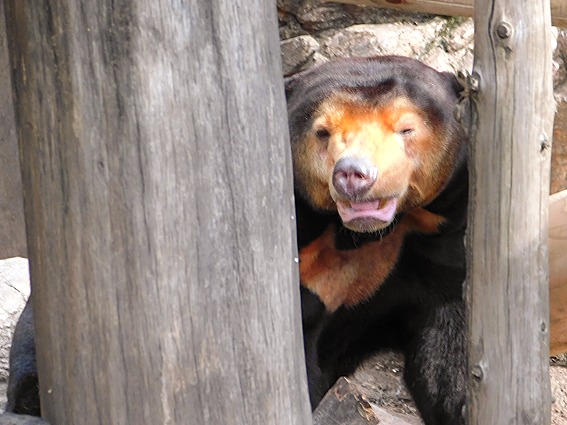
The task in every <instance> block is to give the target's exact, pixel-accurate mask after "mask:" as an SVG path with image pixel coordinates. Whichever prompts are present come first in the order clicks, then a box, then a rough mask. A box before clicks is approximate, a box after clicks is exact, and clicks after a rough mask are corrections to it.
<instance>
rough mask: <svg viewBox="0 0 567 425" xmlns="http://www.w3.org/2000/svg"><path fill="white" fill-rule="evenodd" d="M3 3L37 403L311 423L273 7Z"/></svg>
mask: <svg viewBox="0 0 567 425" xmlns="http://www.w3.org/2000/svg"><path fill="white" fill-rule="evenodd" d="M5 6H6V13H7V23H8V27H9V28H8V33H9V39H10V50H11V61H12V64H13V67H14V74H13V77H14V80H15V83H14V90H15V95H16V98H17V113H16V115H17V124H18V136H19V143H20V149H21V152H22V161H23V170H24V179H23V180H24V181H23V183H24V187H25V193H26V196H25V204H26V225H27V230H28V233H29V235H30V237H29V240H30V246H29V254H30V264H31V279H32V284H33V295H32V299H33V306H34V315H35V326H36V333H37V348H38V367H39V374H40V387H41V388H40V390H41V391H40V392H41V403H42V408H43V413H44V415H45V417H46V418H47V419H48V420H49V421H50V422H52V423H54V424H57V425H66V424H67V425H71V424H74V425H76V424H79V423H80V424H85V425H90V424H101V423H102V424H110V423H112V424H182V423H191V424H197V425H198V424H246V425H252V424H258V425H260V424H261V425H265V424H270V425H290V424H298V425H300V424H309V423H310V422H311V419H310V408H309V403H308V397H307V386H306V382H305V381H306V379H305V367H304V359H303V350H302V341H301V329H300V311H299V285H298V283H297V282H298V278H297V277H298V276H297V264H296V261H295V260H294V259H295V258H296V256H297V253H296V248H295V226H294V221H293V215H294V207H293V192H292V173H291V159H290V153H289V143H288V140H287V124H286V110H285V101H284V92H283V82H282V78H281V63H280V53H279V43H278V33H277V20H276V10H275V7H274V5H272V4H271V2H265V1H260V0H257V1H250V0H207V1H197V0H194V1H186V2H175V1H173V2H172V1H165V0H139V1H136V2H132V1H130V0H97V1H92V0H50V1H41V2H37V1H34V0H5Z"/></svg>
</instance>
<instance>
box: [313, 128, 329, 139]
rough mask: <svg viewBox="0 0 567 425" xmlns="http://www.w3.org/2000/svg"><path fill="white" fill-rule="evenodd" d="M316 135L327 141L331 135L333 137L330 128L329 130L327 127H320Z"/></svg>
mask: <svg viewBox="0 0 567 425" xmlns="http://www.w3.org/2000/svg"><path fill="white" fill-rule="evenodd" d="M315 136H317V138H318V139H319V140H325V141H326V140H327V139H328V138H329V137H331V133H329V130H327V129H326V128H320V129H318V130H316V131H315Z"/></svg>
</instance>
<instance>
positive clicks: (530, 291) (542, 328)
mask: <svg viewBox="0 0 567 425" xmlns="http://www.w3.org/2000/svg"><path fill="white" fill-rule="evenodd" d="M475 7H476V9H475V12H476V13H475V60H474V66H473V74H472V75H471V77H470V79H469V91H470V93H471V99H472V105H473V115H472V120H471V122H472V124H473V126H472V135H473V140H472V141H471V164H470V173H471V194H470V206H469V208H470V210H469V229H468V238H467V247H469V255H468V283H467V303H468V306H469V316H468V317H469V319H468V323H469V340H468V349H469V371H470V377H469V386H468V388H469V399H468V409H467V418H468V422H467V423H468V425H486V424H512V423H513V424H517V425H528V424H542V425H546V424H549V423H550V406H551V401H550V387H549V362H548V355H549V286H548V256H547V227H548V212H547V206H548V190H549V164H550V154H551V141H550V139H551V135H552V124H553V114H554V101H553V88H552V75H551V46H550V42H551V38H550V36H549V35H550V31H551V29H550V9H549V1H548V0H523V1H518V0H476V2H475ZM483 11H490V13H485V12H483Z"/></svg>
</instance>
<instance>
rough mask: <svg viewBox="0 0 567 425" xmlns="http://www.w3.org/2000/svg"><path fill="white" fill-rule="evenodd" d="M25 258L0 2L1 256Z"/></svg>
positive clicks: (23, 227)
mask: <svg viewBox="0 0 567 425" xmlns="http://www.w3.org/2000/svg"><path fill="white" fill-rule="evenodd" d="M18 256H19V257H26V256H27V249H26V232H25V226H24V208H23V193H22V181H21V173H20V163H19V159H18V143H17V140H16V123H15V122H14V107H13V103H12V85H11V77H10V65H9V63H8V41H7V40H6V25H5V19H4V5H3V4H2V2H0V259H3V258H10V257H18Z"/></svg>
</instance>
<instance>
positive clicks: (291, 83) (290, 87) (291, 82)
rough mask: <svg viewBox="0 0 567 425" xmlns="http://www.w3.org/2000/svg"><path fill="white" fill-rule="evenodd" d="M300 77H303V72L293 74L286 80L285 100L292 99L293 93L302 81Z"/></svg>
mask: <svg viewBox="0 0 567 425" xmlns="http://www.w3.org/2000/svg"><path fill="white" fill-rule="evenodd" d="M300 75H301V72H299V73H297V74H292V75H290V76H287V77H285V78H284V84H285V98H286V99H287V100H289V98H290V97H291V94H292V93H293V91H294V90H295V88H296V87H297V85H298V83H299V80H300V79H301V77H300Z"/></svg>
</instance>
